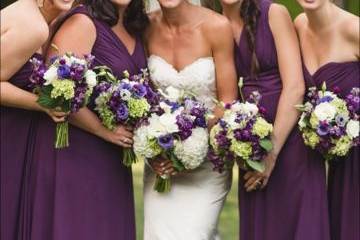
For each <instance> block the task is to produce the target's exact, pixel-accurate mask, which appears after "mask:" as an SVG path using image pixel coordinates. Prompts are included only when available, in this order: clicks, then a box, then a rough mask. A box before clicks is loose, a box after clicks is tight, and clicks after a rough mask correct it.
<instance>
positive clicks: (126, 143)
mask: <svg viewBox="0 0 360 240" xmlns="http://www.w3.org/2000/svg"><path fill="white" fill-rule="evenodd" d="M101 137H102V138H103V139H104V140H106V141H108V142H111V143H113V144H116V145H119V146H121V147H125V148H131V147H132V144H133V133H132V128H130V127H127V126H123V125H119V126H118V127H116V128H115V129H114V130H113V131H110V130H108V129H105V128H104V130H103V133H102V134H101Z"/></svg>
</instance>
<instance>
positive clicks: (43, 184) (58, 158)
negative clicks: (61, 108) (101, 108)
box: [23, 5, 146, 240]
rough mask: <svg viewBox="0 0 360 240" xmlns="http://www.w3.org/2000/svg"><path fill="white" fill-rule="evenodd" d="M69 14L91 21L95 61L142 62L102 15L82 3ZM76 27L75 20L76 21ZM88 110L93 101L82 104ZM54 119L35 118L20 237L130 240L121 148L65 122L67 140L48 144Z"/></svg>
mask: <svg viewBox="0 0 360 240" xmlns="http://www.w3.org/2000/svg"><path fill="white" fill-rule="evenodd" d="M74 14H84V15H86V16H88V17H89V18H90V19H91V20H92V21H93V23H94V25H95V27H96V41H95V44H94V46H93V48H92V52H91V54H93V55H94V56H95V64H96V65H106V66H108V67H110V68H111V69H112V70H113V73H114V74H115V75H116V76H118V77H122V76H123V71H124V70H128V71H129V73H130V74H135V73H139V72H140V70H141V68H145V67H146V57H145V51H144V49H143V46H142V44H141V41H140V38H137V41H136V47H135V51H134V53H133V54H130V53H129V52H128V51H127V49H126V47H125V45H124V44H123V43H122V42H121V40H120V39H119V38H118V37H117V35H116V34H115V33H114V32H113V31H112V29H111V27H110V26H109V25H108V24H106V23H105V22H103V21H100V20H98V19H95V18H93V17H92V16H91V15H90V14H89V12H88V11H87V9H86V7H85V6H82V5H81V6H79V7H77V8H75V9H73V10H72V11H71V12H70V13H69V14H68V15H67V16H66V17H65V19H64V20H63V22H64V21H66V20H67V19H68V18H69V17H71V16H73V15H74ZM78 27H81V26H78ZM88 107H89V108H90V109H91V110H93V108H94V103H93V102H92V103H90V105H89V106H88ZM54 133H55V124H54V123H53V122H51V121H49V119H48V118H46V117H45V116H43V117H41V118H40V121H39V126H38V130H37V134H36V146H35V149H34V158H33V159H34V160H33V164H32V169H31V184H30V186H29V189H30V191H29V196H28V197H29V198H30V199H31V200H32V206H31V207H29V211H28V214H27V218H25V220H24V226H23V234H24V239H31V240H113V239H114V240H116V239H117V240H134V239H135V238H136V236H135V235H136V232H135V215H134V214H135V213H134V198H133V184H132V174H131V168H127V167H125V166H124V165H123V164H122V149H121V148H120V147H118V146H116V145H114V144H111V143H108V142H106V141H104V140H103V139H101V138H99V137H97V136H95V135H92V134H90V133H88V132H85V131H83V130H81V129H79V128H77V127H73V126H70V128H69V142H70V146H69V147H68V148H65V149H61V150H55V149H54Z"/></svg>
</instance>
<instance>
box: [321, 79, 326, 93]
mask: <svg viewBox="0 0 360 240" xmlns="http://www.w3.org/2000/svg"><path fill="white" fill-rule="evenodd" d="M321 90H322V91H323V92H325V91H326V82H325V81H324V82H323V84H322V85H321Z"/></svg>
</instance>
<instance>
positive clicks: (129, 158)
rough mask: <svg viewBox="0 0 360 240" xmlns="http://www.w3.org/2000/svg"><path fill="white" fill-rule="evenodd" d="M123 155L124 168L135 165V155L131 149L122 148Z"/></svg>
mask: <svg viewBox="0 0 360 240" xmlns="http://www.w3.org/2000/svg"><path fill="white" fill-rule="evenodd" d="M123 153H124V159H123V163H124V165H125V166H127V167H131V165H132V164H133V163H136V155H135V153H134V151H133V149H131V148H124V150H123Z"/></svg>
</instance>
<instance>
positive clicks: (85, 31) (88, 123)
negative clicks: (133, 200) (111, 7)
mask: <svg viewBox="0 0 360 240" xmlns="http://www.w3.org/2000/svg"><path fill="white" fill-rule="evenodd" d="M95 40H96V28H95V25H94V23H93V22H92V21H91V19H90V18H88V17H87V16H85V15H83V14H75V15H73V16H71V17H70V18H69V19H67V20H66V21H65V23H64V24H63V25H62V26H61V28H60V29H59V30H58V31H57V32H56V34H55V36H54V38H53V39H52V44H54V45H55V46H56V47H57V49H56V50H55V49H53V48H52V49H49V51H48V53H47V56H48V58H51V56H53V55H59V54H64V53H66V52H72V53H74V54H75V55H77V56H79V57H81V56H83V55H84V54H88V53H91V50H92V47H93V45H94V43H95ZM70 123H72V124H73V125H75V126H77V127H79V128H81V129H83V130H85V131H87V132H90V133H92V134H94V135H96V136H98V137H101V138H103V139H104V140H106V141H109V142H112V143H114V144H117V145H120V146H123V147H131V144H132V133H131V132H130V131H128V129H126V127H124V126H119V127H118V128H117V129H116V130H115V131H113V132H112V131H110V130H108V129H106V128H105V127H104V126H103V125H102V123H101V121H100V119H99V118H98V117H97V116H96V115H95V114H94V113H93V112H92V111H90V110H89V109H88V108H87V107H84V108H82V109H81V110H80V111H78V112H76V113H74V114H71V116H70ZM125 142H126V143H125Z"/></svg>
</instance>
